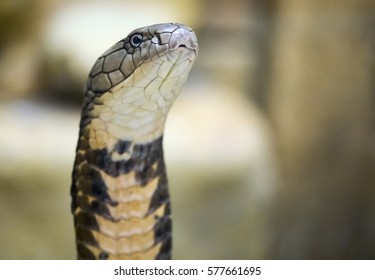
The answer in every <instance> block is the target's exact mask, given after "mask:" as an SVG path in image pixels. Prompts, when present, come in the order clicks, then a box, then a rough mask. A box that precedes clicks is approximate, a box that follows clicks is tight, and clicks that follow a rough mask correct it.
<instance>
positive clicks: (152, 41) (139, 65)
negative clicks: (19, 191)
mask: <svg viewBox="0 0 375 280" xmlns="http://www.w3.org/2000/svg"><path fill="white" fill-rule="evenodd" d="M197 53H198V44H197V39H196V36H195V34H194V32H193V30H192V29H191V28H189V27H187V26H184V25H182V24H156V25H151V26H147V27H142V28H139V29H136V30H134V31H133V32H131V33H130V34H129V35H128V36H127V37H126V38H124V39H123V40H121V41H119V42H118V43H116V44H115V45H114V46H112V47H111V48H110V49H108V50H107V51H106V52H105V53H104V54H103V55H101V56H100V57H99V58H98V59H97V61H96V62H95V64H94V66H93V67H92V69H91V71H90V74H89V77H88V80H87V83H86V86H85V89H84V100H83V106H82V113H81V121H80V131H79V140H78V145H77V149H76V158H75V162H74V168H73V174H72V186H71V196H72V213H73V216H74V227H75V233H76V244H77V258H78V259H170V258H171V244H172V243H171V238H172V236H171V218H170V213H171V210H170V200H169V192H168V180H167V175H166V169H165V164H164V158H163V146H162V141H163V131H164V124H165V121H166V118H167V113H168V111H169V109H170V108H171V106H172V104H173V102H174V100H175V98H176V97H177V95H178V94H179V92H180V91H181V89H182V87H183V85H184V83H185V81H186V79H187V77H188V74H189V72H190V69H191V67H192V65H193V62H194V60H195V58H196V56H197Z"/></svg>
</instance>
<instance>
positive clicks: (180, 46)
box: [178, 44, 186, 48]
mask: <svg viewBox="0 0 375 280" xmlns="http://www.w3.org/2000/svg"><path fill="white" fill-rule="evenodd" d="M178 47H179V48H186V45H185V44H180V45H178Z"/></svg>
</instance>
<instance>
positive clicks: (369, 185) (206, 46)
mask: <svg viewBox="0 0 375 280" xmlns="http://www.w3.org/2000/svg"><path fill="white" fill-rule="evenodd" d="M374 15H375V1H371V0H356V1H349V0H342V1H333V0H310V1H307V0H306V1H305V0H304V1H297V0H283V1H276V0H266V1H264V0H263V1H262V0H248V1H246V0H236V1H229V0H227V1H224V0H206V1H198V0H181V1H172V0H161V1H145V0H137V1H135V0H132V1H131V0H127V1H125V0H124V1H114V0H111V1H88V0H86V1H84V0H81V1H72V0H70V1H69V0H68V1H67V0H64V1H63V0H55V1H47V0H16V1H14V0H2V1H1V2H0V37H1V40H0V87H1V93H0V221H1V225H0V248H1V250H0V259H74V258H75V244H74V232H73V221H72V216H71V214H70V194H69V190H70V181H71V178H70V176H71V171H72V166H73V160H74V156H75V146H76V142H77V138H78V123H79V118H80V106H81V101H82V89H83V85H84V83H85V79H86V77H87V74H88V72H89V70H90V68H91V66H92V64H93V63H94V61H95V60H96V58H97V57H98V56H99V55H100V54H101V53H103V52H104V51H105V50H106V49H108V48H109V47H110V46H111V45H113V44H114V43H115V42H117V41H119V40H120V39H122V38H123V37H125V36H126V35H127V34H128V33H129V32H130V31H131V30H133V29H135V28H137V27H140V26H145V25H149V24H153V23H159V22H181V23H185V24H187V25H189V26H191V27H192V28H193V29H194V30H195V31H196V34H197V36H198V40H199V43H200V53H199V57H198V60H197V62H196V64H195V66H194V67H193V70H192V72H191V75H190V78H189V80H188V82H187V85H186V87H185V89H184V90H183V92H182V93H181V95H180V97H179V99H178V100H177V102H176V103H175V105H174V107H173V108H172V111H171V113H170V115H169V119H168V122H167V127H166V132H165V142H164V149H165V156H166V162H167V170H168V175H169V180H170V191H171V195H172V211H173V221H174V225H173V226H174V252H173V257H174V258H175V259H374V258H375V145H374V143H375V110H374V108H375V16H374Z"/></svg>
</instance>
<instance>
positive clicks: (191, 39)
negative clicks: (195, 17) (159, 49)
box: [169, 26, 198, 52]
mask: <svg viewBox="0 0 375 280" xmlns="http://www.w3.org/2000/svg"><path fill="white" fill-rule="evenodd" d="M169 45H170V47H171V48H173V49H177V48H186V49H190V50H194V51H195V52H197V51H198V43H197V37H196V36H195V33H194V31H192V30H189V29H187V28H185V27H184V26H181V27H179V28H178V29H176V30H175V31H173V32H172V34H171V39H170V41H169Z"/></svg>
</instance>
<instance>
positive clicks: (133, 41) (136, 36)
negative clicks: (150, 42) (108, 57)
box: [130, 34, 143, 48]
mask: <svg viewBox="0 0 375 280" xmlns="http://www.w3.org/2000/svg"><path fill="white" fill-rule="evenodd" d="M142 40H143V36H142V35H141V34H134V35H133V36H132V37H131V38H130V43H131V44H132V46H133V47H134V48H136V47H138V46H139V45H140V44H141V43H142Z"/></svg>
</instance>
